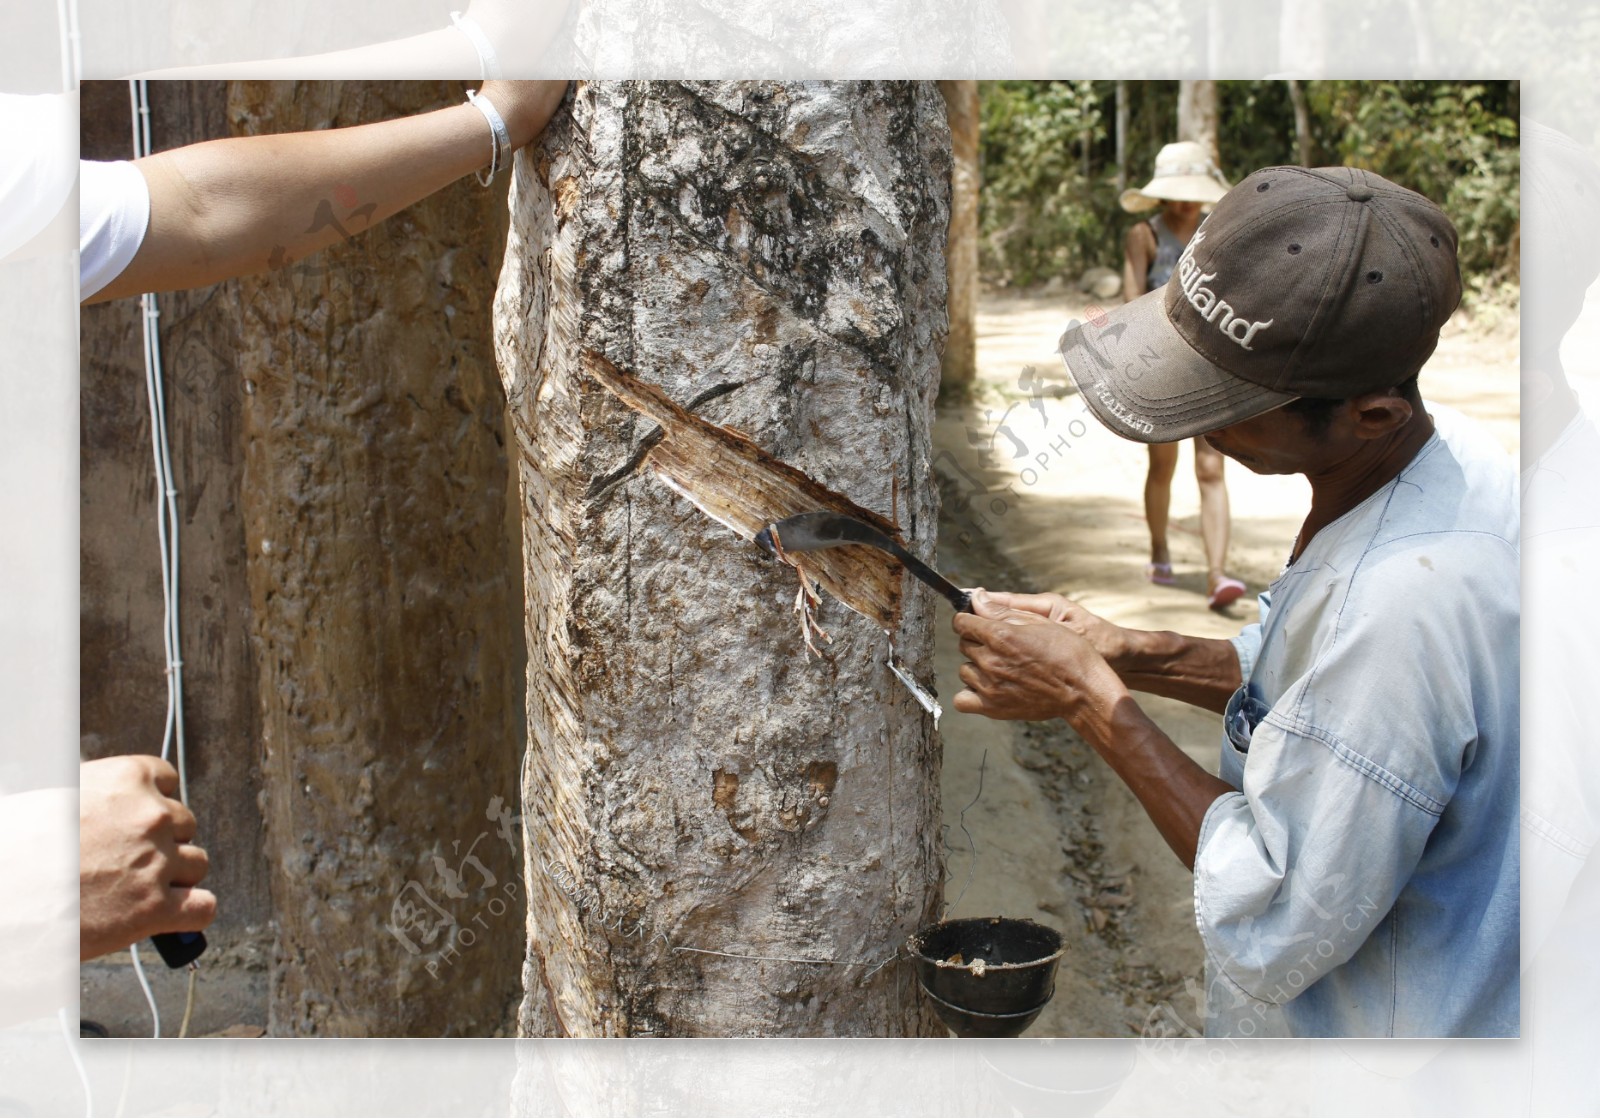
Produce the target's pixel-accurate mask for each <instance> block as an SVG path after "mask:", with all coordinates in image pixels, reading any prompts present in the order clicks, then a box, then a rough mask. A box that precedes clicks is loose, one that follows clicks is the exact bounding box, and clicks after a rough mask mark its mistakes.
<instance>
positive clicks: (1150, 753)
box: [954, 591, 1238, 867]
mask: <svg viewBox="0 0 1600 1119" xmlns="http://www.w3.org/2000/svg"><path fill="white" fill-rule="evenodd" d="M1008 603H1016V604H1018V605H1007V604H1008ZM972 608H973V610H975V611H976V612H977V613H975V614H957V615H956V617H955V623H954V624H955V631H956V633H958V634H960V635H961V652H962V655H963V656H965V657H966V658H967V663H966V664H964V665H962V666H961V682H962V683H963V684H965V685H966V688H965V689H964V690H963V691H960V692H958V693H957V694H956V697H955V700H954V703H955V708H956V710H957V711H962V712H965V713H967V714H969V715H987V716H988V717H989V718H991V719H1028V720H1039V719H1051V718H1055V717H1057V716H1059V717H1062V718H1065V719H1066V720H1067V722H1069V723H1071V724H1072V729H1073V730H1075V731H1077V732H1078V733H1079V734H1080V735H1082V736H1083V739H1084V741H1085V742H1087V743H1088V744H1089V745H1090V746H1092V747H1093V748H1094V750H1095V752H1096V753H1098V754H1099V755H1100V756H1101V757H1102V758H1104V759H1105V760H1106V762H1107V763H1108V764H1109V765H1110V766H1111V768H1112V769H1113V770H1115V771H1116V774H1117V776H1119V777H1121V778H1122V780H1123V781H1124V782H1125V783H1126V784H1127V786H1128V788H1129V789H1131V790H1132V791H1133V794H1134V796H1136V797H1138V798H1139V802H1140V803H1141V804H1143V805H1144V807H1145V810H1146V811H1147V812H1149V813H1150V818H1151V820H1153V821H1154V822H1155V825H1156V827H1157V828H1158V829H1159V830H1160V832H1161V834H1162V836H1163V837H1164V838H1165V839H1166V841H1167V843H1168V844H1169V845H1170V846H1171V847H1172V850H1173V852H1174V853H1176V854H1177V856H1178V857H1179V858H1180V859H1182V860H1183V862H1184V865H1185V866H1188V867H1193V866H1194V857H1195V848H1196V845H1197V844H1198V843H1199V837H1200V824H1201V821H1203V820H1204V819H1205V814H1206V811H1207V810H1208V809H1209V808H1210V806H1211V804H1212V803H1213V802H1214V801H1215V800H1216V799H1217V797H1219V796H1222V795H1223V794H1225V793H1227V792H1230V791H1232V790H1231V786H1229V785H1228V784H1227V783H1226V782H1224V781H1222V780H1220V779H1218V778H1216V777H1213V776H1212V775H1211V774H1209V773H1207V772H1206V771H1205V770H1203V769H1201V768H1200V767H1199V766H1198V765H1196V764H1195V763H1194V761H1193V760H1191V759H1190V758H1189V757H1188V755H1186V754H1185V753H1184V752H1183V751H1182V750H1180V749H1178V747H1177V746H1176V745H1174V744H1173V742H1172V740H1171V739H1170V738H1168V737H1167V736H1166V735H1165V734H1163V733H1162V731H1161V730H1160V728H1158V727H1157V726H1156V725H1155V724H1154V723H1152V722H1151V721H1150V719H1149V718H1148V717H1147V716H1146V715H1145V713H1144V712H1143V711H1142V710H1140V708H1139V705H1138V704H1137V703H1135V702H1134V701H1133V697H1132V696H1131V695H1129V694H1128V688H1127V685H1126V684H1124V683H1123V681H1122V679H1121V678H1120V677H1119V676H1118V675H1117V673H1116V672H1115V671H1113V669H1112V667H1111V665H1110V664H1108V663H1107V661H1106V658H1105V657H1104V656H1103V655H1102V654H1101V653H1100V651H1099V650H1098V649H1097V648H1096V647H1095V644H1094V642H1095V641H1097V640H1098V641H1102V642H1108V643H1113V644H1114V641H1115V635H1114V633H1113V632H1112V631H1115V630H1117V629H1118V627H1116V626H1112V625H1110V623H1108V622H1105V621H1104V620H1102V619H1100V618H1096V617H1095V616H1094V615H1093V614H1091V613H1089V612H1088V611H1087V610H1084V609H1083V608H1082V607H1079V606H1076V605H1075V604H1073V603H1071V602H1068V601H1067V600H1066V599H1064V598H1061V597H1060V596H1059V595H999V594H989V593H986V592H983V591H978V592H976V593H974V594H973V596H972ZM1069 619H1070V620H1069ZM1121 632H1123V633H1133V632H1136V631H1128V630H1123V631H1121ZM1086 634H1087V635H1088V636H1086ZM1221 644H1222V645H1224V646H1226V647H1227V649H1228V652H1229V655H1230V656H1231V655H1232V648H1233V647H1232V646H1231V645H1228V644H1227V642H1222V643H1221ZM1233 665H1234V676H1235V679H1237V675H1238V660H1237V658H1234V660H1233Z"/></svg>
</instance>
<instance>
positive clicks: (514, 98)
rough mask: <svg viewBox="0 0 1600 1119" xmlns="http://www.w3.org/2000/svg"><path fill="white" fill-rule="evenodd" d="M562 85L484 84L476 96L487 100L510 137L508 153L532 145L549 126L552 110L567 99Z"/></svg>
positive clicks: (556, 83) (553, 83) (565, 89)
mask: <svg viewBox="0 0 1600 1119" xmlns="http://www.w3.org/2000/svg"><path fill="white" fill-rule="evenodd" d="M567 84H568V83H566V82H507V81H492V82H484V83H483V89H482V90H480V91H479V96H482V97H487V98H488V99H489V101H490V103H491V104H492V105H494V107H495V109H496V110H497V111H498V112H499V113H500V116H501V117H502V118H503V119H504V120H505V122H506V131H508V132H510V133H511V150H512V151H516V150H517V149H518V148H521V147H524V146H526V145H528V144H531V143H533V141H534V140H536V139H538V136H539V133H541V132H543V131H544V126H545V125H546V124H548V123H549V122H550V118H551V117H552V116H553V115H554V114H555V111H556V106H558V105H560V104H561V99H562V98H563V97H565V96H566V95H567Z"/></svg>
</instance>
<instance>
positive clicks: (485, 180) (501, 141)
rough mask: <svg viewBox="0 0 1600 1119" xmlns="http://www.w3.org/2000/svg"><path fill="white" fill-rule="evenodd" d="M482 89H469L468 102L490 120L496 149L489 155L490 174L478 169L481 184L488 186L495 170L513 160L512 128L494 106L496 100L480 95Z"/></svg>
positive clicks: (491, 140) (491, 139) (492, 140)
mask: <svg viewBox="0 0 1600 1119" xmlns="http://www.w3.org/2000/svg"><path fill="white" fill-rule="evenodd" d="M480 93H481V91H480V90H475V89H469V90H467V102H468V104H470V105H472V106H473V107H474V108H476V109H477V110H478V112H480V113H482V114H483V119H484V120H486V121H488V122H489V132H490V134H491V135H490V142H491V143H492V144H493V147H494V150H493V152H492V153H491V154H490V156H489V174H488V175H485V174H484V173H483V172H482V171H476V172H474V174H475V175H476V176H477V179H478V185H479V186H488V185H489V184H490V183H492V182H494V176H495V172H497V171H499V170H500V168H501V167H502V166H503V165H509V164H510V162H511V130H510V129H508V128H507V127H506V122H505V120H504V119H503V118H502V117H501V116H500V113H499V111H498V110H496V109H495V107H494V102H492V101H490V100H489V99H488V98H487V97H483V96H480Z"/></svg>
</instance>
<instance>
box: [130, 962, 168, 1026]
mask: <svg viewBox="0 0 1600 1119" xmlns="http://www.w3.org/2000/svg"><path fill="white" fill-rule="evenodd" d="M128 955H130V956H132V957H133V974H135V975H137V976H138V977H139V989H140V990H142V991H143V992H144V1001H145V1002H147V1003H149V1004H150V1017H151V1019H152V1020H153V1021H154V1022H155V1029H154V1031H152V1033H151V1034H150V1036H151V1037H154V1038H159V1037H160V1036H161V1008H160V1007H158V1006H157V1005H156V996H155V993H154V992H153V991H151V990H150V980H148V979H146V978H145V977H144V965H143V964H142V963H140V962H139V946H138V945H137V944H130V945H128Z"/></svg>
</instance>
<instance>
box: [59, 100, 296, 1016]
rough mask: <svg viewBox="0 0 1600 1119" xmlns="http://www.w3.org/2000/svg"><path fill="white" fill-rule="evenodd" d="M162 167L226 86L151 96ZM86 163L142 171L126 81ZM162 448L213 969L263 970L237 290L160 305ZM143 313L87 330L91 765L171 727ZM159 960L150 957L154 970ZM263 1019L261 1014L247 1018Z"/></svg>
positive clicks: (124, 314) (85, 626)
mask: <svg viewBox="0 0 1600 1119" xmlns="http://www.w3.org/2000/svg"><path fill="white" fill-rule="evenodd" d="M149 90H150V131H151V140H152V144H153V146H154V148H155V150H157V151H165V150H167V149H169V148H176V147H181V146H183V145H185V144H193V143H198V142H200V141H202V140H213V139H217V138H219V137H222V136H226V135H228V119H227V90H226V86H225V85H224V83H222V82H152V83H150V87H149ZM81 97H82V119H83V135H82V138H81V145H80V147H81V151H82V155H83V157H84V158H85V159H96V160H114V159H131V158H132V156H133V150H132V141H131V131H132V130H131V127H130V123H129V122H130V115H131V107H130V104H129V97H128V83H127V82H84V83H83V85H82V89H81ZM158 306H159V309H160V312H161V318H160V320H159V322H160V324H161V353H162V365H163V369H164V373H165V378H164V384H165V390H164V392H165V398H166V407H167V420H168V433H169V442H170V446H171V451H172V461H173V469H174V475H175V481H176V488H177V490H178V503H179V513H180V524H179V536H178V541H179V548H180V556H179V576H180V579H179V599H178V609H179V624H180V630H181V632H180V648H179V654H180V657H181V659H182V661H183V675H184V701H185V702H184V725H185V736H184V737H185V753H186V755H187V757H188V765H187V770H188V777H189V793H190V802H191V804H192V806H193V808H194V812H195V816H196V817H197V818H198V820H199V822H200V832H199V838H200V841H201V842H202V843H203V844H204V845H205V846H206V848H207V850H208V852H209V853H210V856H211V870H210V873H209V875H208V878H207V882H206V884H207V886H208V887H209V888H211V889H212V890H214V891H215V892H216V894H217V897H218V898H219V899H220V904H219V907H218V911H217V921H216V924H215V925H214V926H213V927H212V930H211V933H210V935H209V937H208V939H209V941H210V946H209V948H208V950H207V953H206V958H205V965H206V967H207V968H208V969H209V970H212V972H213V974H215V970H216V969H217V968H220V967H224V966H230V965H233V964H243V965H245V966H251V967H253V966H259V965H260V964H261V962H262V961H264V959H265V957H266V954H267V951H268V950H269V946H270V945H269V942H270V922H271V915H272V912H271V903H270V900H269V897H268V892H267V863H266V860H265V859H264V858H263V857H262V847H261V835H262V824H261V810H260V808H259V807H258V806H257V803H256V798H257V795H258V794H259V792H260V789H261V780H260V751H259V746H258V743H259V742H260V713H259V712H260V709H259V704H258V702H257V695H256V668H255V663H254V660H253V658H252V655H251V650H250V592H249V587H248V585H247V584H246V581H245V547H244V537H245V533H244V520H243V518H242V516H241V515H240V509H239V485H240V478H241V476H242V473H243V468H244V456H243V454H242V452H241V449H240V445H239V427H240V406H241V402H242V400H243V399H244V394H243V392H242V391H241V390H240V380H239V376H238V370H237V361H238V352H239V341H238V339H239V335H238V329H239V323H238V292H237V289H236V287H235V286H234V285H233V284H231V283H225V284H217V285H214V286H212V287H207V288H201V289H199V290H196V291H187V292H172V293H168V294H164V295H162V296H160V298H159V303H158ZM140 314H141V312H140V305H139V301H138V299H136V298H133V299H118V300H113V301H111V302H108V303H100V304H96V305H94V306H92V307H85V308H83V309H82V312H81V314H80V335H79V337H80V355H81V364H80V380H81V385H80V397H79V399H80V409H81V411H80V418H81V426H80V440H81V452H80V454H81V469H80V473H79V485H80V495H81V505H80V510H81V512H80V516H79V527H80V533H79V550H80V563H81V568H80V584H81V595H82V606H81V616H80V624H79V666H80V687H79V719H80V724H79V726H80V734H81V744H82V753H83V756H84V757H85V758H91V757H104V756H107V755H111V754H132V753H146V754H153V753H156V752H158V751H159V750H160V749H161V738H162V732H163V728H164V726H165V722H166V694H167V688H166V653H165V650H164V648H163V644H162V610H163V607H162V595H161V571H160V561H159V552H158V549H157V542H156V506H155V497H156V493H155V480H154V470H153V466H152V458H151V445H150V406H149V398H148V396H147V394H146V392H145V377H144V356H143V355H144V349H143V344H142V341H141V329H142V327H141V321H140ZM147 958H148V957H147ZM257 1011H259V1008H252V1012H251V1013H252V1020H253V1014H254V1013H255V1012H257Z"/></svg>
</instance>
